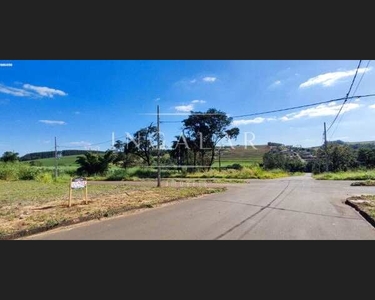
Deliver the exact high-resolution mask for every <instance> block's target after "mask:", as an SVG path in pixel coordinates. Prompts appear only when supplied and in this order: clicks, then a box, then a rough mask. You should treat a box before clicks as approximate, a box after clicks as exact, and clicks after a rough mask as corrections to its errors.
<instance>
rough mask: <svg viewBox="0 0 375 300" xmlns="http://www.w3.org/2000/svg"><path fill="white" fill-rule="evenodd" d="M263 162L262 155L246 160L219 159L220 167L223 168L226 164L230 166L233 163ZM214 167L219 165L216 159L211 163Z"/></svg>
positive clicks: (243, 164) (251, 164) (251, 163)
mask: <svg viewBox="0 0 375 300" xmlns="http://www.w3.org/2000/svg"><path fill="white" fill-rule="evenodd" d="M261 162H263V157H260V158H252V159H248V160H238V159H229V160H221V167H223V168H225V167H226V166H230V165H233V164H240V165H241V166H243V167H245V166H254V165H256V164H258V163H261ZM212 167H214V168H218V167H219V162H218V161H217V160H216V161H215V162H214V164H213V165H212Z"/></svg>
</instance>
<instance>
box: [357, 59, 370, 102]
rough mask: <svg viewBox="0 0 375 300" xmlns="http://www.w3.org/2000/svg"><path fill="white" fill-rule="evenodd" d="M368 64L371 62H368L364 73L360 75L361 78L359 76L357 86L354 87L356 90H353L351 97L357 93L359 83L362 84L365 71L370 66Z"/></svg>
mask: <svg viewBox="0 0 375 300" xmlns="http://www.w3.org/2000/svg"><path fill="white" fill-rule="evenodd" d="M370 62H371V60H369V61H368V63H367V65H366V68H365V72H363V73H362V76H361V78H360V79H359V82H358V84H357V86H356V88H355V90H354V92H353V96H355V93H356V92H357V90H358V87H359V85H360V84H361V82H362V79H363V76H365V74H366V71H367V68H368V66H369V65H370Z"/></svg>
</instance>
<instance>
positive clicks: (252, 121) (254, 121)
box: [233, 117, 266, 126]
mask: <svg viewBox="0 0 375 300" xmlns="http://www.w3.org/2000/svg"><path fill="white" fill-rule="evenodd" d="M265 120H266V119H265V118H261V117H257V118H255V119H249V120H234V121H233V125H234V126H239V125H248V124H260V123H263V122H264V121H265Z"/></svg>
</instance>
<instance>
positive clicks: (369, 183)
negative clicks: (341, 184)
mask: <svg viewBox="0 0 375 300" xmlns="http://www.w3.org/2000/svg"><path fill="white" fill-rule="evenodd" d="M351 186H375V181H373V180H366V181H359V182H353V183H352V184H351Z"/></svg>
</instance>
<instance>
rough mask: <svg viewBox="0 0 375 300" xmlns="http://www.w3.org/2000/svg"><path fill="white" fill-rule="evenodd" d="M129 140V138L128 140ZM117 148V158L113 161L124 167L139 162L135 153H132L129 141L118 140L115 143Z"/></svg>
mask: <svg viewBox="0 0 375 300" xmlns="http://www.w3.org/2000/svg"><path fill="white" fill-rule="evenodd" d="M127 141H128V140H127ZM114 147H115V149H116V152H115V158H114V160H113V163H115V164H118V165H121V166H122V167H123V168H124V169H127V168H128V167H131V166H134V165H135V164H136V162H137V158H136V157H135V155H134V154H133V153H130V149H129V147H128V142H123V141H120V140H118V141H116V143H115V144H114Z"/></svg>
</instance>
